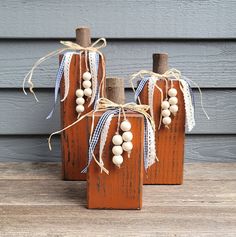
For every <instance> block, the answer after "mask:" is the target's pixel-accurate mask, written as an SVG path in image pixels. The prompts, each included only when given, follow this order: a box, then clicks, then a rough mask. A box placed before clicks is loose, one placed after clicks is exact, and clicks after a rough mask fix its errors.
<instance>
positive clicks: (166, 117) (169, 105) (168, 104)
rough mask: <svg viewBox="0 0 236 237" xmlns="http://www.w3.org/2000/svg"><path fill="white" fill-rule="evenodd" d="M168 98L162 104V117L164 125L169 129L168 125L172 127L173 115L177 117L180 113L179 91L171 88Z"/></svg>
mask: <svg viewBox="0 0 236 237" xmlns="http://www.w3.org/2000/svg"><path fill="white" fill-rule="evenodd" d="M166 96H167V98H166V99H165V100H164V101H162V103H161V108H162V111H161V115H162V123H163V124H164V125H165V127H167V128H168V125H170V124H171V121H172V119H171V114H173V115H174V116H175V115H176V113H177V112H178V105H177V104H178V98H177V97H176V96H177V90H176V89H175V88H173V87H172V88H170V89H169V90H168V92H167V95H166Z"/></svg>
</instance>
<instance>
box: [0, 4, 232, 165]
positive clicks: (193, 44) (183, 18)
mask: <svg viewBox="0 0 236 237" xmlns="http://www.w3.org/2000/svg"><path fill="white" fill-rule="evenodd" d="M235 8H236V1H219V0H208V1H187V0H181V1H177V0H174V1H170V0H167V1H154V0H149V1H139V0H138V1H137V0H128V1H115V0H111V1H108V0H101V1H90V0H89V1H88V0H82V1H76V0H69V1H60V2H58V1H55V0H49V1H43V2H42V1H38V2H36V1H23V0H20V1H16V0H12V1H6V0H3V1H1V2H0V69H1V70H0V162H1V161H2V162H7V161H58V160H59V159H60V147H59V138H58V137H56V138H55V139H54V140H53V145H54V150H53V151H52V152H49V151H48V148H47V143H46V138H47V135H48V134H49V133H50V132H52V131H54V130H55V129H58V128H59V109H58V108H57V110H56V113H55V115H54V117H53V119H52V120H51V121H46V120H45V116H46V115H47V113H48V112H49V111H50V109H51V106H52V102H53V89H52V88H53V86H54V83H55V74H56V70H57V66H58V59H57V58H54V59H52V60H49V61H48V62H46V63H44V64H43V65H42V66H40V68H39V69H37V70H36V71H35V74H34V81H35V85H36V87H37V89H36V92H37V94H38V97H39V99H40V103H36V102H35V101H34V100H33V97H32V96H30V95H29V96H28V97H25V96H24V95H23V93H22V91H21V83H22V79H23V77H24V75H25V74H26V73H27V71H28V70H29V69H30V67H31V66H32V64H33V63H34V62H35V61H36V60H37V59H38V58H39V57H41V56H44V55H45V54H46V53H48V52H49V51H52V50H54V49H56V48H59V47H61V46H60V44H59V41H60V39H66V40H74V29H75V28H76V27H78V26H79V25H88V26H90V27H91V29H92V36H93V37H94V38H98V37H106V38H107V41H108V45H107V48H105V49H104V50H103V52H104V53H105V54H106V59H107V75H108V76H119V77H123V78H125V87H126V97H127V101H132V100H133V94H132V91H131V89H130V84H129V76H130V74H132V73H134V72H137V71H138V70H140V69H151V68H152V53H154V52H168V53H169V64H170V67H175V68H177V69H179V70H181V72H182V73H183V74H184V75H186V76H187V77H189V78H190V79H192V80H194V81H195V82H197V83H198V84H199V85H200V87H201V88H202V91H203V99H204V104H205V107H206V110H207V111H208V113H209V115H210V117H211V120H209V121H208V120H206V118H205V116H204V114H203V112H202V111H201V109H200V100H199V94H198V92H197V89H196V87H195V89H194V92H195V94H196V101H197V103H196V113H197V114H196V123H197V126H196V128H195V129H194V130H193V131H192V132H191V133H190V134H187V136H186V147H185V157H186V161H187V162H198V161H201V162H233V161H236V119H235V118H236V79H235V75H236V14H235ZM88 16H89V17H88ZM58 107H59V106H58Z"/></svg>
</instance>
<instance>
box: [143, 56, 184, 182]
mask: <svg viewBox="0 0 236 237" xmlns="http://www.w3.org/2000/svg"><path fill="white" fill-rule="evenodd" d="M153 59H154V62H153V71H155V72H157V73H164V72H165V71H166V70H168V66H167V65H168V63H167V59H168V55H166V54H154V55H153ZM157 85H158V86H159V87H160V88H161V89H162V91H163V98H166V83H165V81H164V80H161V81H157ZM173 85H174V88H175V89H177V92H178V93H177V98H178V108H179V110H178V112H177V114H176V116H173V115H171V118H172V122H171V124H170V125H169V129H168V128H165V126H164V125H163V124H162V126H161V128H160V130H158V126H159V122H160V113H161V95H160V92H159V91H158V90H155V92H154V99H153V108H154V116H155V125H156V128H157V130H156V133H155V137H156V150H157V155H158V159H159V162H156V163H155V164H153V165H152V166H151V167H150V168H149V169H148V171H147V173H145V174H144V179H143V182H144V184H182V182H183V167H184V140H185V106H184V98H183V93H182V91H181V89H180V85H179V82H178V81H174V84H173ZM168 88H171V83H170V81H169V84H168ZM140 100H141V103H142V104H148V85H147V84H146V85H145V87H144V89H143V90H142V92H141V94H140Z"/></svg>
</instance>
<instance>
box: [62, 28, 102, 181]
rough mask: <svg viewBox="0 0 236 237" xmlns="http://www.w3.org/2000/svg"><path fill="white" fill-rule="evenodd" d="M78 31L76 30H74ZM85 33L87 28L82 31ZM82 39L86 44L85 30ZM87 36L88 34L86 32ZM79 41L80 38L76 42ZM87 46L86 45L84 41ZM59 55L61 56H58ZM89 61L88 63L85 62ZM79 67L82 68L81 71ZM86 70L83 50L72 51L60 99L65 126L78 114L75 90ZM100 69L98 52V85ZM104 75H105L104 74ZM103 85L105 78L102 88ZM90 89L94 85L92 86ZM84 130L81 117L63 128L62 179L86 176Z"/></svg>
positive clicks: (88, 100)
mask: <svg viewBox="0 0 236 237" xmlns="http://www.w3.org/2000/svg"><path fill="white" fill-rule="evenodd" d="M78 30H83V32H84V31H87V30H89V29H88V28H79V29H78ZM77 33H78V31H77ZM85 33H87V32H85ZM79 36H80V38H79V39H81V40H84V41H85V42H84V43H83V44H85V43H86V42H87V41H88V39H87V40H86V37H88V35H86V34H80V35H77V38H78V37H79ZM89 37H90V35H89ZM77 41H78V39H77ZM79 43H80V42H79ZM85 46H88V45H85ZM61 59H62V56H60V60H61ZM88 65H89V64H88ZM80 69H81V71H80ZM84 72H86V65H85V54H82V56H81V57H80V55H77V54H76V55H73V57H72V60H71V64H70V88H69V94H68V96H67V98H66V100H65V101H64V102H62V103H61V126H62V127H63V128H64V127H66V126H68V125H70V124H71V123H73V122H75V121H76V119H77V116H78V113H77V112H76V110H75V108H76V94H75V92H76V90H77V89H78V88H79V84H80V82H81V80H82V78H81V77H80V76H81V75H83V73H84ZM103 73H104V74H105V71H104V72H103V71H102V59H101V56H100V60H99V66H98V75H97V80H98V85H99V84H100V83H101V80H102V76H103ZM104 76H105V75H104ZM103 88H105V81H104V84H103V86H102V87H101V90H103ZM92 89H93V88H92ZM63 97H64V80H63V79H62V82H61V98H63ZM89 102H90V99H89V98H88V99H87V100H86V101H85V104H84V108H85V110H84V112H83V113H82V114H81V116H82V115H84V114H85V113H87V112H89V111H91V110H93V104H92V105H91V106H89V107H88V105H89ZM86 133H87V128H86V120H85V119H83V120H81V121H80V122H79V123H77V124H76V125H74V126H73V127H71V128H69V129H67V130H66V131H64V132H63V133H62V135H61V149H62V177H63V179H64V180H86V174H82V173H81V170H82V169H83V168H84V167H85V166H86V164H87V150H88V141H87V139H86V136H85V134H86Z"/></svg>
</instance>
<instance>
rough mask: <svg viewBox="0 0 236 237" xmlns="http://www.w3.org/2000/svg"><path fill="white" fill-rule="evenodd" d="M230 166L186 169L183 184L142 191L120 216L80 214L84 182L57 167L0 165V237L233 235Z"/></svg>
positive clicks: (83, 204)
mask: <svg viewBox="0 0 236 237" xmlns="http://www.w3.org/2000/svg"><path fill="white" fill-rule="evenodd" d="M235 165H236V163H234V164H222V163H221V164H209V163H208V164H206V163H205V164H187V165H186V166H185V175H186V182H185V183H184V185H182V186H168V185H161V186H144V206H143V209H142V211H134V210H132V211H131V210H130V211H128V210H127V211H125V212H124V211H119V210H115V211H112V210H88V209H86V201H85V200H86V192H85V189H86V183H85V182H76V181H74V182H71V181H67V182H64V181H61V180H59V179H60V176H59V174H58V171H59V170H60V166H59V165H58V164H57V165H55V164H52V163H51V164H48V165H45V166H44V165H43V166H42V164H39V163H38V164H36V163H34V164H32V163H21V164H20V163H8V164H3V163H0V170H1V172H0V187H1V189H0V229H1V236H9V235H11V236H33V237H34V236H47V235H48V236H80V235H83V236H104V234H106V235H108V236H109V235H112V236H121V235H125V236H235V234H236V228H235V222H236V218H235V216H236V202H235V200H236V199H235V196H236V190H235V172H234V171H235V168H236V167H235ZM52 174H54V175H55V176H54V175H52ZM213 217H214V218H213ZM127 226H128V228H127Z"/></svg>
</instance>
